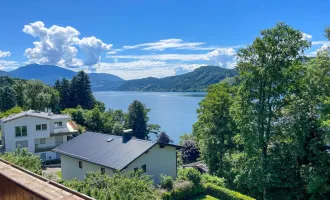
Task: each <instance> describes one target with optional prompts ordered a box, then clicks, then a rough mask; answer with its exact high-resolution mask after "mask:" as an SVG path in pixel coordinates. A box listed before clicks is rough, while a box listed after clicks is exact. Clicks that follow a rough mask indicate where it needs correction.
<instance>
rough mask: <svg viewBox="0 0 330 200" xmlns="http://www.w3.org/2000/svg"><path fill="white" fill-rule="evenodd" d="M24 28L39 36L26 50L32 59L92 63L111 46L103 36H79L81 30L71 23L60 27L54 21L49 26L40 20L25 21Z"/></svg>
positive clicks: (28, 32) (51, 62)
mask: <svg viewBox="0 0 330 200" xmlns="http://www.w3.org/2000/svg"><path fill="white" fill-rule="evenodd" d="M23 32H24V33H26V34H29V35H31V36H33V37H36V38H39V40H38V41H35V42H33V44H34V48H28V49H26V50H25V55H26V56H27V58H28V59H29V63H39V64H56V65H61V66H64V67H65V66H81V65H82V64H83V63H84V64H85V65H88V66H91V65H94V64H97V63H98V62H99V61H100V59H101V54H102V53H103V52H104V51H106V50H109V49H110V48H111V46H112V45H111V44H105V43H103V42H102V41H101V40H100V39H97V38H95V37H94V36H92V37H85V38H83V39H79V37H78V36H79V35H80V33H79V31H78V30H76V29H75V28H73V27H71V26H67V27H60V26H57V25H53V26H51V27H50V28H46V27H45V24H44V23H43V22H41V21H38V22H34V23H30V24H29V25H25V26H24V28H23ZM77 47H79V48H80V49H81V51H82V53H83V54H84V59H83V60H80V59H78V58H77V54H78V49H77Z"/></svg>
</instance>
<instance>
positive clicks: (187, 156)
mask: <svg viewBox="0 0 330 200" xmlns="http://www.w3.org/2000/svg"><path fill="white" fill-rule="evenodd" d="M180 152H181V159H182V162H183V164H187V163H192V162H196V161H197V159H198V158H199V155H200V153H199V150H198V148H197V147H196V144H195V142H194V141H192V140H185V141H183V142H182V149H181V150H180Z"/></svg>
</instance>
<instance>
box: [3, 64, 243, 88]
mask: <svg viewBox="0 0 330 200" xmlns="http://www.w3.org/2000/svg"><path fill="white" fill-rule="evenodd" d="M76 74H77V72H74V71H71V70H68V69H64V68H61V67H58V66H54V65H38V64H31V65H26V66H23V67H20V68H17V69H15V70H13V71H10V72H4V71H0V76H10V77H14V78H21V79H27V80H31V79H33V80H41V81H42V82H44V83H46V84H49V85H53V84H54V83H55V81H56V80H58V79H62V78H66V79H72V77H73V76H75V75H76ZM236 74H237V71H236V70H235V69H225V68H221V67H218V66H202V67H200V68H197V69H196V70H194V71H192V72H188V73H186V74H182V75H177V76H171V77H166V78H153V77H149V78H143V79H136V80H123V79H122V78H120V77H118V76H115V75H112V74H106V73H89V77H90V80H91V85H92V90H93V91H109V90H112V91H180V92H183V91H205V89H206V88H207V87H208V86H209V85H211V84H215V83H218V82H220V81H221V80H223V79H225V78H227V77H233V76H235V75H236Z"/></svg>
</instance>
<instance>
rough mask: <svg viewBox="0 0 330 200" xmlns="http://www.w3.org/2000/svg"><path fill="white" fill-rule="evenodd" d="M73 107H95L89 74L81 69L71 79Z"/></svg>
mask: <svg viewBox="0 0 330 200" xmlns="http://www.w3.org/2000/svg"><path fill="white" fill-rule="evenodd" d="M70 97H71V99H70V102H71V105H70V107H71V108H75V107H77V106H78V105H80V106H81V107H82V108H84V109H92V108H93V107H94V96H93V94H92V89H91V82H90V80H89V76H88V74H87V73H85V72H84V71H79V72H78V74H77V75H76V76H74V77H73V78H72V80H71V85H70Z"/></svg>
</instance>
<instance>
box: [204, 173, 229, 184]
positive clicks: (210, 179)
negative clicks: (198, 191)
mask: <svg viewBox="0 0 330 200" xmlns="http://www.w3.org/2000/svg"><path fill="white" fill-rule="evenodd" d="M201 178H202V180H201V182H202V184H205V183H212V184H213V185H216V186H219V187H226V183H225V182H226V179H224V178H219V177H217V176H212V175H210V174H202V177H201Z"/></svg>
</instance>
